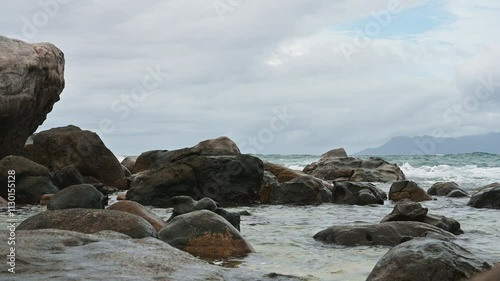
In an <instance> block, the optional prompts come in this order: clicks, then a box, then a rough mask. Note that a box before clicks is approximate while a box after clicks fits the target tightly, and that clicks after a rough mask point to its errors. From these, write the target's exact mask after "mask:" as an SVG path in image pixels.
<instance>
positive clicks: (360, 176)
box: [303, 157, 405, 182]
mask: <svg viewBox="0 0 500 281" xmlns="http://www.w3.org/2000/svg"><path fill="white" fill-rule="evenodd" d="M303 172H304V173H306V174H309V175H312V176H315V177H318V178H320V179H324V180H333V181H355V182H394V181H398V180H404V179H405V175H404V173H403V172H402V171H401V169H399V167H398V166H397V165H396V164H390V163H388V162H387V161H385V160H383V159H381V158H376V157H370V158H369V159H360V158H354V157H342V158H331V157H330V158H323V159H320V160H319V161H318V162H314V163H312V164H309V165H307V166H306V167H305V168H304V170H303Z"/></svg>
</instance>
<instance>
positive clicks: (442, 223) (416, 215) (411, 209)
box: [380, 199, 463, 235]
mask: <svg viewBox="0 0 500 281" xmlns="http://www.w3.org/2000/svg"><path fill="white" fill-rule="evenodd" d="M428 211H429V210H428V209H427V208H424V207H423V206H422V205H420V203H417V202H413V201H411V200H409V199H403V200H401V201H398V202H397V203H396V205H395V206H394V209H393V210H392V212H391V213H390V214H388V215H387V216H385V217H384V218H383V219H382V221H380V222H381V223H384V222H388V221H419V222H423V223H427V224H430V225H433V226H435V227H439V228H441V229H443V230H446V231H448V232H451V233H453V234H455V235H458V234H462V233H463V231H462V229H461V228H460V223H459V222H458V221H456V220H454V219H452V218H447V217H445V216H440V215H431V214H428Z"/></svg>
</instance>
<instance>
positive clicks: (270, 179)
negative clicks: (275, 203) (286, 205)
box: [259, 171, 280, 204]
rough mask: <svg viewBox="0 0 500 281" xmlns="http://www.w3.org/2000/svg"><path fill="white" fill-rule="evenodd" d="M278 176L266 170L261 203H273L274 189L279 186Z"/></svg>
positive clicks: (261, 189) (261, 190)
mask: <svg viewBox="0 0 500 281" xmlns="http://www.w3.org/2000/svg"><path fill="white" fill-rule="evenodd" d="M279 185H280V184H279V182H278V178H277V177H276V176H275V175H273V174H272V173H271V172H269V171H264V176H263V179H262V185H261V187H260V192H259V197H260V203H261V204H271V194H272V192H273V190H276V189H277V188H279Z"/></svg>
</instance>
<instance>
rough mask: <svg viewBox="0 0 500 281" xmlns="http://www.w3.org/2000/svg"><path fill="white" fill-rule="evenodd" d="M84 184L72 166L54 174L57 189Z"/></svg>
mask: <svg viewBox="0 0 500 281" xmlns="http://www.w3.org/2000/svg"><path fill="white" fill-rule="evenodd" d="M84 183H85V179H84V178H83V176H82V174H81V173H80V171H78V169H77V168H76V167H75V166H74V165H69V166H66V167H64V168H62V169H61V170H59V171H57V172H55V173H54V184H55V185H56V186H57V187H59V189H64V188H66V187H68V186H71V185H78V184H84Z"/></svg>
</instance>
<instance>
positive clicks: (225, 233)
mask: <svg viewBox="0 0 500 281" xmlns="http://www.w3.org/2000/svg"><path fill="white" fill-rule="evenodd" d="M158 237H159V239H161V240H163V241H165V242H167V243H168V244H170V245H171V246H174V247H175V248H177V249H180V250H183V251H186V252H188V253H190V254H192V255H194V256H200V257H204V258H227V257H234V256H245V255H247V254H249V253H251V252H253V251H254V250H253V248H252V246H251V245H250V244H249V243H248V242H247V241H246V240H245V239H244V238H243V237H242V236H241V235H240V233H239V232H238V230H237V229H236V228H234V227H233V226H232V225H231V224H230V223H229V222H228V221H227V220H225V219H224V218H223V217H221V216H219V215H217V214H215V213H214V212H211V211H208V210H200V211H194V212H190V213H187V214H183V215H180V216H176V217H175V218H173V219H172V220H171V221H170V222H169V223H168V224H167V226H166V227H165V228H163V230H161V231H160V233H158Z"/></svg>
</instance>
